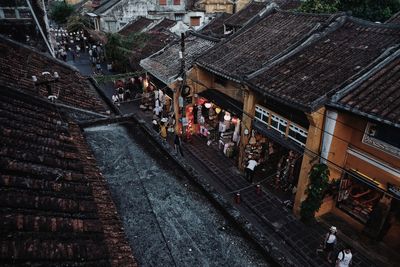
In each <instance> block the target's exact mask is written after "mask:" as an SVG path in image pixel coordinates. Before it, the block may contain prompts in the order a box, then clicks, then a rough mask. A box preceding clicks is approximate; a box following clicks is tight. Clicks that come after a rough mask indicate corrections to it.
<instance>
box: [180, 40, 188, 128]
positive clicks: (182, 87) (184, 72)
mask: <svg viewBox="0 0 400 267" xmlns="http://www.w3.org/2000/svg"><path fill="white" fill-rule="evenodd" d="M179 58H180V60H181V70H180V75H181V79H182V81H181V84H180V90H179V91H178V93H179V98H182V103H183V105H182V109H181V114H182V115H181V116H182V117H181V123H182V135H184V134H185V125H184V123H183V122H184V119H186V118H185V117H186V113H185V98H184V97H183V95H182V92H183V89H184V86H185V84H186V71H185V34H184V33H181V51H180V52H179ZM179 98H178V99H179Z"/></svg>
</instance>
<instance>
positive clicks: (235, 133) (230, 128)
mask: <svg viewBox="0 0 400 267" xmlns="http://www.w3.org/2000/svg"><path fill="white" fill-rule="evenodd" d="M194 100H195V101H194V103H193V104H191V105H187V106H186V108H185V113H184V120H185V121H186V129H185V131H186V134H187V135H192V134H198V135H200V136H202V137H205V138H207V142H206V143H207V145H215V147H216V148H217V149H218V150H220V151H221V152H222V153H224V155H225V156H227V157H230V158H232V157H234V156H235V155H236V154H237V153H236V152H237V148H236V147H237V145H238V143H239V140H240V122H241V121H240V119H239V117H238V116H237V115H236V114H232V113H231V112H228V111H226V110H224V109H223V108H222V107H220V106H218V105H217V104H215V103H212V102H210V101H209V100H208V99H206V98H203V97H194ZM188 138H189V136H188Z"/></svg>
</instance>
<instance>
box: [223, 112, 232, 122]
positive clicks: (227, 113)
mask: <svg viewBox="0 0 400 267" xmlns="http://www.w3.org/2000/svg"><path fill="white" fill-rule="evenodd" d="M224 120H226V121H230V120H231V114H229V112H225V116H224Z"/></svg>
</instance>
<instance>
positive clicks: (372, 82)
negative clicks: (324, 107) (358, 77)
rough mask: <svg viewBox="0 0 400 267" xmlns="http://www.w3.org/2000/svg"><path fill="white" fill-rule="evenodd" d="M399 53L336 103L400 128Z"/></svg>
mask: <svg viewBox="0 0 400 267" xmlns="http://www.w3.org/2000/svg"><path fill="white" fill-rule="evenodd" d="M399 88H400V51H399V52H398V53H397V55H396V57H395V58H394V59H393V60H391V61H390V62H389V63H387V64H385V66H384V67H382V68H381V69H380V70H379V71H377V72H375V73H374V74H373V75H371V76H370V77H368V78H367V79H365V80H364V81H362V82H361V83H360V84H359V85H358V86H356V87H355V88H354V89H353V90H350V91H349V92H348V93H346V94H345V95H343V96H341V97H340V99H338V100H337V101H336V103H337V104H338V105H340V106H342V107H344V108H345V109H347V110H350V111H352V112H356V113H359V114H364V115H367V116H369V115H371V116H375V117H376V118H378V119H379V120H382V121H385V122H387V123H393V124H397V125H398V126H399V127H400V90H399Z"/></svg>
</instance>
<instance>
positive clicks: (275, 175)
mask: <svg viewBox="0 0 400 267" xmlns="http://www.w3.org/2000/svg"><path fill="white" fill-rule="evenodd" d="M244 152H245V157H244V158H243V162H242V166H243V167H244V166H247V163H248V160H249V159H255V160H256V161H258V162H259V163H260V165H259V167H258V171H257V172H256V175H255V176H256V179H258V180H263V179H265V178H266V177H269V176H271V178H270V179H268V181H267V185H268V186H269V187H270V188H271V189H273V191H274V192H276V193H278V194H279V195H280V196H282V197H284V198H285V199H291V198H292V194H293V193H294V191H295V190H294V188H295V186H296V185H297V181H298V176H299V173H300V165H301V154H300V153H299V152H296V151H294V150H291V149H289V148H287V147H284V146H282V145H280V144H278V143H276V142H275V141H274V140H272V139H271V138H269V137H267V136H265V135H263V134H261V133H260V132H258V131H256V130H252V131H251V137H250V138H249V142H248V144H247V145H246V146H245V150H244Z"/></svg>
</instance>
